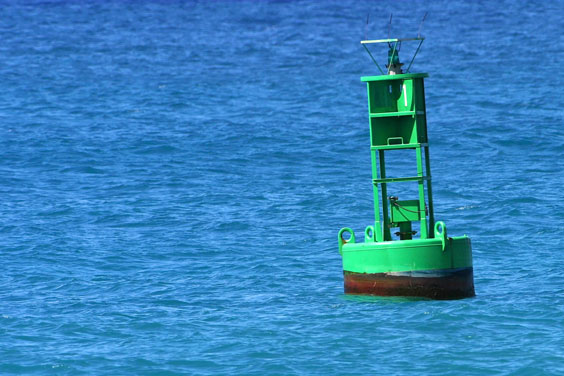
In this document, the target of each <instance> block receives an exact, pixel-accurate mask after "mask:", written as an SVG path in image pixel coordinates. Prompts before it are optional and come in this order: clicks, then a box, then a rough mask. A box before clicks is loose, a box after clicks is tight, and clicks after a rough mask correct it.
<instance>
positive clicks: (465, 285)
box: [343, 268, 476, 300]
mask: <svg viewBox="0 0 564 376" xmlns="http://www.w3.org/2000/svg"><path fill="white" fill-rule="evenodd" d="M343 273H344V276H345V293H346V294H364V295H377V296H415V297H425V298H430V299H437V300H448V299H462V298H469V297H472V296H475V295H476V294H475V292H474V271H473V268H463V269H453V270H446V271H440V275H436V273H430V274H429V275H428V276H421V275H424V274H425V273H424V272H423V273H415V275H409V273H404V274H406V275H398V274H402V273H373V274H370V273H355V272H348V271H344V272H343Z"/></svg>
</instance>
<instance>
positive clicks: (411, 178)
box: [372, 150, 429, 184]
mask: <svg viewBox="0 0 564 376" xmlns="http://www.w3.org/2000/svg"><path fill="white" fill-rule="evenodd" d="M380 151H383V150H380ZM428 179H429V178H428V177H427V176H409V177H403V178H385V179H373V180H372V182H373V183H374V184H384V183H400V182H405V181H418V182H421V183H422V182H423V181H425V180H428Z"/></svg>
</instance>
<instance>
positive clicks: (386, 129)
mask: <svg viewBox="0 0 564 376" xmlns="http://www.w3.org/2000/svg"><path fill="white" fill-rule="evenodd" d="M423 40H424V38H422V37H417V38H409V39H383V40H369V41H362V42H361V43H362V45H363V46H364V48H365V49H366V51H367V52H368V54H369V55H370V57H371V58H372V61H373V62H374V63H375V64H376V66H377V67H378V69H379V70H380V72H381V73H382V75H379V76H367V77H362V78H361V81H363V82H366V84H367V86H368V115H369V123H370V153H371V160H372V184H373V186H374V217H375V221H374V225H373V226H372V225H370V226H367V227H366V229H365V231H364V242H363V243H361V242H358V243H357V240H356V236H355V233H354V232H353V230H351V229H350V228H348V227H345V228H343V229H341V230H340V231H339V235H338V240H339V253H340V254H341V255H342V258H343V274H344V285H345V293H347V294H370V295H379V296H418V297H426V298H432V299H459V298H466V297H471V296H474V295H475V293H474V276H473V268H472V246H471V243H470V238H469V237H468V236H466V235H464V236H457V237H449V236H448V235H447V228H446V225H445V224H444V222H441V221H435V216H434V210H433V194H432V188H431V166H430V159H429V144H428V138H427V119H426V111H425V90H424V82H423V80H424V78H425V77H428V74H426V73H409V69H410V68H411V65H412V63H413V60H414V59H415V56H416V55H417V52H418V51H419V49H420V47H421V44H422V43H423ZM406 41H419V45H418V47H417V49H416V51H415V53H414V55H413V58H412V59H411V62H410V64H409V66H408V68H407V70H406V72H405V73H404V72H403V70H402V66H403V64H401V63H400V61H399V54H398V52H399V47H400V46H401V43H402V42H406ZM371 43H387V44H388V47H389V51H388V62H387V64H386V68H387V71H386V72H385V73H384V71H383V70H382V69H381V68H380V66H379V65H378V63H377V62H376V60H375V59H374V57H373V56H372V54H371V53H370V51H369V49H368V48H367V45H368V44H371ZM402 149H411V150H415V156H416V158H415V160H414V161H413V162H414V163H415V164H416V168H417V175H416V176H405V177H393V178H392V177H387V175H386V161H385V155H386V153H394V152H397V150H402ZM394 183H398V184H417V191H418V197H413V198H412V199H409V200H400V199H399V198H398V197H395V196H388V188H389V187H388V185H390V184H394ZM390 188H391V187H390ZM414 225H418V226H417V227H418V229H419V234H418V235H419V236H418V238H415V236H414V235H415V234H416V231H414V230H413V228H414ZM392 229H397V231H395V232H394V234H395V235H396V236H397V237H398V238H399V239H396V240H393V239H392Z"/></svg>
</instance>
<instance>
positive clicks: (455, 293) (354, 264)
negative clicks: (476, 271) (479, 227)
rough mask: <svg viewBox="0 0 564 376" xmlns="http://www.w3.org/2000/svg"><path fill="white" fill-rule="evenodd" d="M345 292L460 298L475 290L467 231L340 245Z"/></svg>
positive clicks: (469, 294)
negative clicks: (439, 236)
mask: <svg viewBox="0 0 564 376" xmlns="http://www.w3.org/2000/svg"><path fill="white" fill-rule="evenodd" d="M341 253H342V256H343V273H344V277H345V278H344V280H345V293H348V294H371V295H380V296H419V297H426V298H432V299H460V298H466V297H471V296H474V295H475V293H474V277H473V268H472V246H471V242H470V238H468V237H467V236H461V237H454V238H446V241H445V242H444V245H443V241H442V240H441V239H437V238H434V239H414V240H403V241H402V240H400V241H389V242H378V243H377V242H365V243H355V242H354V240H353V241H352V242H349V243H344V244H343V245H342V247H341Z"/></svg>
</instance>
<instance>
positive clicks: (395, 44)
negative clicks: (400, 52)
mask: <svg viewBox="0 0 564 376" xmlns="http://www.w3.org/2000/svg"><path fill="white" fill-rule="evenodd" d="M397 45H398V42H397V41H396V42H395V43H394V49H393V50H392V58H393V57H394V54H395V53H396V47H397ZM363 46H364V45H363ZM391 66H392V62H391V61H388V73H386V74H390V67H391Z"/></svg>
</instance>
